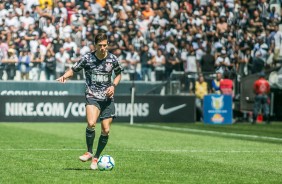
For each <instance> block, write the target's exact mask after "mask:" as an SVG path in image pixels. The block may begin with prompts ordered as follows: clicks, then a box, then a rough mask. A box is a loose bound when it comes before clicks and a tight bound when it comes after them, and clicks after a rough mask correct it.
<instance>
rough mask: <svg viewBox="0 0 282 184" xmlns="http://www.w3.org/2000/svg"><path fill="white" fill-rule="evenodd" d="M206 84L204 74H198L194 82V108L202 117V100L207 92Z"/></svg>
mask: <svg viewBox="0 0 282 184" xmlns="http://www.w3.org/2000/svg"><path fill="white" fill-rule="evenodd" d="M208 91H209V89H208V84H207V82H206V81H205V78H204V75H203V74H199V78H198V80H197V81H196V83H195V95H196V108H197V111H198V113H199V116H200V118H203V110H202V108H203V100H204V96H205V95H207V94H208Z"/></svg>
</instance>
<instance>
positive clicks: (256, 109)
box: [252, 95, 261, 124]
mask: <svg viewBox="0 0 282 184" xmlns="http://www.w3.org/2000/svg"><path fill="white" fill-rule="evenodd" d="M260 103H261V100H260V97H259V95H257V96H256V97H255V102H254V111H253V122H252V124H256V121H257V116H258V113H259V111H260Z"/></svg>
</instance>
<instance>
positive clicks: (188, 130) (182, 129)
mask: <svg viewBox="0 0 282 184" xmlns="http://www.w3.org/2000/svg"><path fill="white" fill-rule="evenodd" d="M130 126H132V125H130ZM133 126H141V127H151V128H158V129H164V130H177V131H183V132H195V133H208V134H216V135H226V136H232V137H246V138H253V139H265V140H272V141H282V138H277V137H268V136H259V135H250V134H237V133H230V132H218V131H213V130H198V129H192V128H178V127H170V126H162V125H148V124H133Z"/></svg>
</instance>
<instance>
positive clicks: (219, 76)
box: [211, 72, 222, 94]
mask: <svg viewBox="0 0 282 184" xmlns="http://www.w3.org/2000/svg"><path fill="white" fill-rule="evenodd" d="M221 80H222V74H221V73H220V72H217V73H216V78H215V79H213V80H212V85H211V86H212V87H211V91H212V93H215V94H221V91H220V82H221Z"/></svg>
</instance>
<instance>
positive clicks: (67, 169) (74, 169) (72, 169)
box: [63, 168, 91, 171]
mask: <svg viewBox="0 0 282 184" xmlns="http://www.w3.org/2000/svg"><path fill="white" fill-rule="evenodd" d="M63 170H65V171H91V169H86V168H64V169H63Z"/></svg>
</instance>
